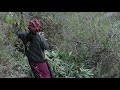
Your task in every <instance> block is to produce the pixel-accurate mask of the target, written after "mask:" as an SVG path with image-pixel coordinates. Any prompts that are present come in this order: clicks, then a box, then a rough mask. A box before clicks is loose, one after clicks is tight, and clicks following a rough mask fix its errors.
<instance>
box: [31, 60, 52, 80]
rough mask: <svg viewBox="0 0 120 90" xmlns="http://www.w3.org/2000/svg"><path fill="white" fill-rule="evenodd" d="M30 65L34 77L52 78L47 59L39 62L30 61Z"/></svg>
mask: <svg viewBox="0 0 120 90" xmlns="http://www.w3.org/2000/svg"><path fill="white" fill-rule="evenodd" d="M30 66H31V69H32V71H33V74H34V75H35V78H52V74H51V70H50V67H49V65H48V62H47V61H45V62H40V63H33V62H30Z"/></svg>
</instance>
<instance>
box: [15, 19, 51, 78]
mask: <svg viewBox="0 0 120 90" xmlns="http://www.w3.org/2000/svg"><path fill="white" fill-rule="evenodd" d="M28 29H29V32H24V33H23V32H19V31H16V34H17V36H18V38H20V39H21V40H22V41H23V43H24V45H25V54H26V56H27V58H28V61H29V64H30V66H31V69H32V71H33V74H34V75H35V78H51V77H52V75H51V71H50V68H49V65H48V62H47V60H46V59H45V53H44V51H45V50H47V49H48V43H47V42H46V39H45V37H44V35H42V34H41V32H43V29H42V25H41V23H40V22H39V21H38V20H31V21H30V22H29V25H28Z"/></svg>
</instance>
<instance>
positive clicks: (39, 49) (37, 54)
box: [17, 32, 48, 62]
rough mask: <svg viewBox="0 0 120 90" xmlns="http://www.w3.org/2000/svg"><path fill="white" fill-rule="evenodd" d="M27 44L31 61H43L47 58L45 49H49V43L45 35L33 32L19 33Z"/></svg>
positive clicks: (27, 54) (28, 56) (26, 51)
mask: <svg viewBox="0 0 120 90" xmlns="http://www.w3.org/2000/svg"><path fill="white" fill-rule="evenodd" d="M17 36H18V38H20V39H21V40H22V41H23V43H24V45H25V53H26V56H27V58H28V60H29V61H31V62H42V61H44V59H45V55H44V50H47V49H48V43H47V42H46V39H45V37H44V35H42V34H40V33H36V34H35V35H33V34H32V33H31V32H25V33H20V32H18V33H17Z"/></svg>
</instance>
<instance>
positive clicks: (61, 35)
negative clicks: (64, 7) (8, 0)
mask: <svg viewBox="0 0 120 90" xmlns="http://www.w3.org/2000/svg"><path fill="white" fill-rule="evenodd" d="M23 16H24V18H23V21H24V22H23V25H22V27H21V29H22V31H25V29H26V30H28V29H27V23H28V20H30V19H34V18H37V19H40V20H41V22H42V24H43V28H44V32H45V36H46V38H47V39H48V43H49V46H50V49H49V50H48V51H46V52H45V53H46V58H47V59H48V60H49V63H50V65H51V69H52V72H53V75H54V78H111V77H113V78H119V77H120V62H119V60H120V49H119V48H120V42H119V39H120V36H119V35H120V31H119V29H120V28H119V25H120V23H119V19H120V18H119V13H117V12H114V13H112V12H106V13H105V12H24V13H23ZM20 17H21V15H20V13H19V12H10V13H8V12H4V13H3V12H1V13H0V18H1V20H2V21H4V22H5V23H4V24H3V26H1V27H3V28H5V29H3V28H1V31H0V43H1V44H0V63H1V64H3V63H11V64H10V65H11V68H10V71H11V72H10V73H12V75H16V74H15V72H16V71H18V73H22V74H26V75H28V77H33V76H31V74H30V72H31V69H30V67H29V65H28V62H27V58H26V56H24V52H23V51H24V50H23V49H24V47H23V44H22V42H21V41H20V40H19V39H18V38H17V37H16V35H15V33H14V29H15V28H13V24H14V23H15V22H16V23H18V25H19V26H18V27H20ZM6 24H7V25H6ZM12 71H13V72H12ZM11 77H12V76H11ZM15 77H18V76H15Z"/></svg>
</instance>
